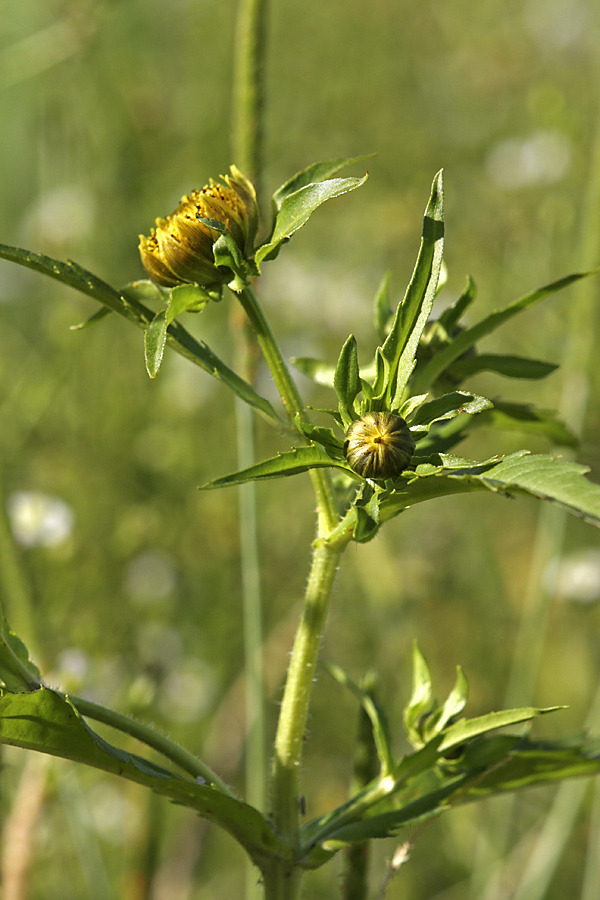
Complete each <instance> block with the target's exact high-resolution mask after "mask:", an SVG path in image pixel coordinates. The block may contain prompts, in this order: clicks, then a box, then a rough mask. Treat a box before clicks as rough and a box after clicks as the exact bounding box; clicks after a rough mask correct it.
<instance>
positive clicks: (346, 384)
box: [333, 334, 361, 428]
mask: <svg viewBox="0 0 600 900" xmlns="http://www.w3.org/2000/svg"><path fill="white" fill-rule="evenodd" d="M333 386H334V388H335V392H336V395H337V398H338V403H339V411H340V416H341V417H342V422H343V423H344V428H349V426H350V425H351V424H352V422H353V421H354V420H355V419H356V411H355V409H354V401H355V400H356V397H357V395H358V393H359V391H360V388H361V383H360V373H359V371H358V347H357V345H356V338H355V337H354V335H353V334H351V335H350V337H349V338H348V340H347V341H346V343H345V344H344V346H343V347H342V350H341V353H340V357H339V359H338V362H337V366H336V368H335V374H334V376H333Z"/></svg>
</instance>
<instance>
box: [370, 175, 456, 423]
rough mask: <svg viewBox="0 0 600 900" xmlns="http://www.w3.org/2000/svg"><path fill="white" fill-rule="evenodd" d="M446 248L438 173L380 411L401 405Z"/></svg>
mask: <svg viewBox="0 0 600 900" xmlns="http://www.w3.org/2000/svg"><path fill="white" fill-rule="evenodd" d="M443 246H444V194H443V184H442V173H441V172H438V174H437V175H436V177H435V179H434V182H433V186H432V190H431V197H430V199H429V203H428V204H427V209H426V210H425V218H424V221H423V235H422V238H421V247H420V249H419V255H418V257H417V262H416V265H415V269H414V272H413V275H412V278H411V281H410V284H409V286H408V288H407V291H406V294H405V296H404V299H403V300H402V302H401V303H400V304H399V305H398V308H397V310H396V315H395V318H394V322H393V325H392V329H391V331H390V333H389V334H388V336H387V338H386V340H385V343H384V344H383V347H382V352H383V356H384V357H385V359H386V360H387V362H388V364H389V372H388V378H387V382H386V384H385V391H384V394H383V395H382V397H381V398H380V400H381V402H380V403H379V404H378V406H379V407H381V408H384V409H398V407H399V406H400V404H401V402H402V399H403V394H404V390H405V388H406V384H407V382H408V379H409V377H410V375H411V373H412V371H413V369H414V367H415V359H416V353H417V347H418V344H419V339H420V337H421V334H422V332H423V329H424V327H425V324H426V323H427V320H428V319H429V316H430V314H431V309H432V307H433V301H434V299H435V294H436V289H437V283H438V278H439V274H440V268H441V264H442V252H443ZM415 393H419V392H418V391H416V392H415Z"/></svg>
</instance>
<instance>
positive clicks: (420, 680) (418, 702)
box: [402, 643, 437, 747]
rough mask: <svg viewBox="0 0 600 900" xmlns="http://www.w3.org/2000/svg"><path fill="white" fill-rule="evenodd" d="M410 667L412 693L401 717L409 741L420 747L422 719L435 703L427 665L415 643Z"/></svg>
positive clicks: (422, 743)
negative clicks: (411, 671)
mask: <svg viewBox="0 0 600 900" xmlns="http://www.w3.org/2000/svg"><path fill="white" fill-rule="evenodd" d="M412 669H413V677H412V693H411V696H410V700H409V701H408V703H407V704H406V706H405V707H404V712H403V714H402V718H403V722H404V728H405V730H406V734H407V736H408V739H409V741H410V743H411V744H412V745H413V747H422V746H423V745H424V743H425V741H423V739H422V728H421V723H422V720H423V719H424V718H425V716H428V715H431V713H432V712H433V711H434V710H435V709H436V707H437V704H436V702H435V699H434V697H433V688H432V681H431V672H430V671H429V666H428V665H427V662H426V660H425V657H424V656H423V654H422V653H421V651H420V650H419V647H418V645H417V644H416V643H414V644H413V653H412Z"/></svg>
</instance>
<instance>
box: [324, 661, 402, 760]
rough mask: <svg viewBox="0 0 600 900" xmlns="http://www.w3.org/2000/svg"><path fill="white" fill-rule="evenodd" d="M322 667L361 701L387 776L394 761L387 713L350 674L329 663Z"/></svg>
mask: <svg viewBox="0 0 600 900" xmlns="http://www.w3.org/2000/svg"><path fill="white" fill-rule="evenodd" d="M321 665H322V666H323V668H324V669H325V670H326V671H327V672H328V673H329V674H330V675H331V677H332V678H335V680H336V681H337V682H338V684H341V685H342V686H343V687H346V688H348V689H349V690H350V691H351V692H352V693H353V694H354V696H355V697H356V698H357V699H358V700H359V702H360V704H361V706H362V707H363V709H364V711H365V712H366V714H367V715H368V717H369V719H370V720H371V725H372V728H373V738H374V740H375V746H376V747H377V755H378V757H379V761H380V763H381V772H382V774H383V775H387V774H388V773H389V772H391V771H392V768H393V766H394V759H393V755H392V744H391V736H390V730H389V725H388V721H387V717H386V715H385V712H384V711H383V709H382V708H381V707H380V705H379V704H378V703H377V701H376V700H375V699H374V698H373V696H372V695H371V694H370V693H369V692H368V691H365V690H364V689H363V688H362V687H360V686H359V685H358V684H356V682H355V681H353V680H352V679H351V678H350V676H349V675H348V673H347V672H345V671H344V670H343V669H342V668H340V666H336V665H335V664H334V663H328V662H321Z"/></svg>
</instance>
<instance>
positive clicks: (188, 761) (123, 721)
mask: <svg viewBox="0 0 600 900" xmlns="http://www.w3.org/2000/svg"><path fill="white" fill-rule="evenodd" d="M67 696H68V699H69V700H70V701H71V703H72V704H73V706H74V707H75V708H76V709H77V711H78V712H80V713H81V715H82V716H88V718H90V719H94V720H95V721H96V722H102V723H103V724H104V725H110V726H111V728H115V729H116V730H117V731H121V732H124V733H125V734H129V735H131V737H134V738H136V739H137V740H138V741H141V742H142V743H144V744H146V745H147V746H148V747H152V749H153V750H157V751H158V752H159V753H161V754H162V755H163V756H165V757H166V758H167V759H170V760H171V762H173V763H175V765H177V766H180V768H182V769H183V770H184V771H185V772H187V773H188V774H189V775H192V776H193V777H194V778H203V779H204V780H205V781H206V782H208V784H211V785H214V787H216V788H218V789H219V790H220V791H223V793H225V794H227V795H228V796H229V797H234V796H235V794H234V793H233V791H232V790H231V788H230V787H228V785H226V784H225V782H224V781H223V780H222V779H221V778H219V776H218V775H217V774H216V773H215V772H213V771H212V769H211V768H210V767H209V766H207V765H206V764H205V763H203V762H202V760H200V759H198V757H196V756H194V754H193V753H190V752H189V750H185V749H184V748H183V747H180V746H179V744H176V743H175V742H174V741H172V740H171V739H170V738H168V737H166V736H165V735H164V734H160V733H159V732H158V731H154V730H153V729H152V728H149V727H148V725H144V724H143V723H142V722H138V721H137V720H136V719H132V718H130V716H126V715H124V713H119V712H115V710H113V709H107V708H106V707H105V706H101V705H100V704H99V703H94V702H93V701H92V700H86V699H85V698H83V697H75V696H74V695H73V694H68V695H67Z"/></svg>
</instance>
